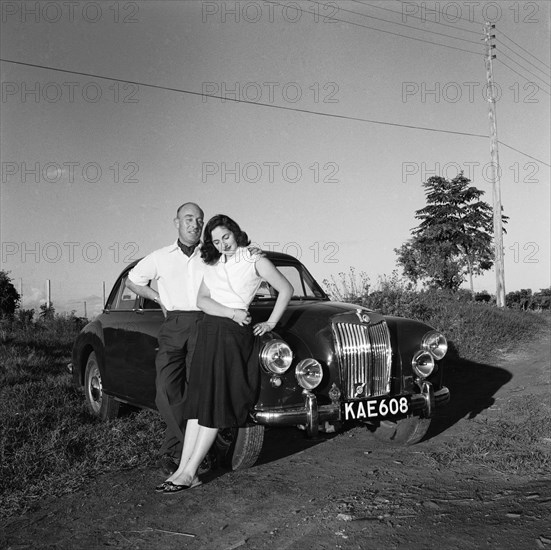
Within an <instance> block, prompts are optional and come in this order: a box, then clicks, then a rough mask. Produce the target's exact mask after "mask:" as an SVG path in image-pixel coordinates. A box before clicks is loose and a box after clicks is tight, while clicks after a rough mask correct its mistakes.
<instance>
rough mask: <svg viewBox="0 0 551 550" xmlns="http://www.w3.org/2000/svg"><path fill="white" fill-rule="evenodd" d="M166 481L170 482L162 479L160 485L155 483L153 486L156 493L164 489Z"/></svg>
mask: <svg viewBox="0 0 551 550" xmlns="http://www.w3.org/2000/svg"><path fill="white" fill-rule="evenodd" d="M167 483H171V482H170V481H163V482H162V483H161V484H160V485H157V487H155V492H156V493H162V492H163V491H164V490H165V487H166V486H167Z"/></svg>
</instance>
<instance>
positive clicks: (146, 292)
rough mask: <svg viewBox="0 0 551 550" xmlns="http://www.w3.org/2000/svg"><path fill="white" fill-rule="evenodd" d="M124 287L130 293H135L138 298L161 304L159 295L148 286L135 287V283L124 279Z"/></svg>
mask: <svg viewBox="0 0 551 550" xmlns="http://www.w3.org/2000/svg"><path fill="white" fill-rule="evenodd" d="M126 287H127V288H129V289H130V290H131V291H132V292H134V293H136V294H137V295H138V296H141V297H142V298H147V299H148V300H153V301H154V302H157V303H158V304H160V303H161V298H160V297H159V293H158V292H157V291H156V290H153V289H152V288H151V287H150V286H147V285H137V284H136V283H133V282H132V281H131V280H130V279H126Z"/></svg>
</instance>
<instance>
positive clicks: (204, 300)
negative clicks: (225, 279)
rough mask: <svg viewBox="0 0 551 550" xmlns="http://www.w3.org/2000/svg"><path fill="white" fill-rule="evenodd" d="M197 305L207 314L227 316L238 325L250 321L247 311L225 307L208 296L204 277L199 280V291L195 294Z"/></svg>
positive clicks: (208, 291)
mask: <svg viewBox="0 0 551 550" xmlns="http://www.w3.org/2000/svg"><path fill="white" fill-rule="evenodd" d="M197 307H198V308H199V309H200V310H201V311H204V312H205V313H208V314H209V315H216V316H217V317H228V318H229V319H231V320H232V321H235V322H236V323H237V324H239V325H248V324H249V323H250V322H251V316H250V315H249V312H248V311H245V310H243V309H234V308H231V307H227V306H224V305H222V304H221V303H220V302H217V301H216V300H213V299H212V298H211V297H210V290H209V287H208V286H207V285H206V284H205V280H204V279H203V280H202V281H201V286H200V287H199V293H198V294H197Z"/></svg>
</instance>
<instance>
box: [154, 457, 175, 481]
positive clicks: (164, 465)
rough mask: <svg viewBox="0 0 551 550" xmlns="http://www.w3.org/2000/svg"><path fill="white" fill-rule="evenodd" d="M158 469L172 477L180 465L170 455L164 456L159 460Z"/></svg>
mask: <svg viewBox="0 0 551 550" xmlns="http://www.w3.org/2000/svg"><path fill="white" fill-rule="evenodd" d="M157 468H160V469H161V471H162V472H163V474H165V475H166V476H171V475H172V474H173V473H174V472H175V471H176V470H177V469H178V464H176V461H175V460H174V459H173V458H172V457H171V456H170V455H163V456H161V457H160V458H159V460H157Z"/></svg>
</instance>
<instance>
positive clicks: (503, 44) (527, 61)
mask: <svg viewBox="0 0 551 550" xmlns="http://www.w3.org/2000/svg"><path fill="white" fill-rule="evenodd" d="M496 41H497V42H499V43H500V44H501V45H502V46H504V47H505V48H507V49H508V50H510V51H512V52H513V53H514V54H515V55H518V56H519V57H520V58H521V59H522V60H523V61H526V63H528V64H529V65H532V67H534V68H535V69H536V70H538V71H540V72H542V73H543V74H544V75H545V76H546V77H547V78H550V76H549V75H548V74H547V73H546V72H545V71H544V70H543V69H540V68H539V67H537V66H536V65H534V64H533V63H531V62H530V61H529V60H528V59H526V58H525V57H523V56H522V55H520V54H519V53H517V52H515V50H513V49H512V48H510V47H509V46H507V44H505V43H504V42H502V41H501V40H500V39H499V38H496ZM515 63H517V62H515ZM519 65H520V63H519ZM527 70H528V69H527Z"/></svg>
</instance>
